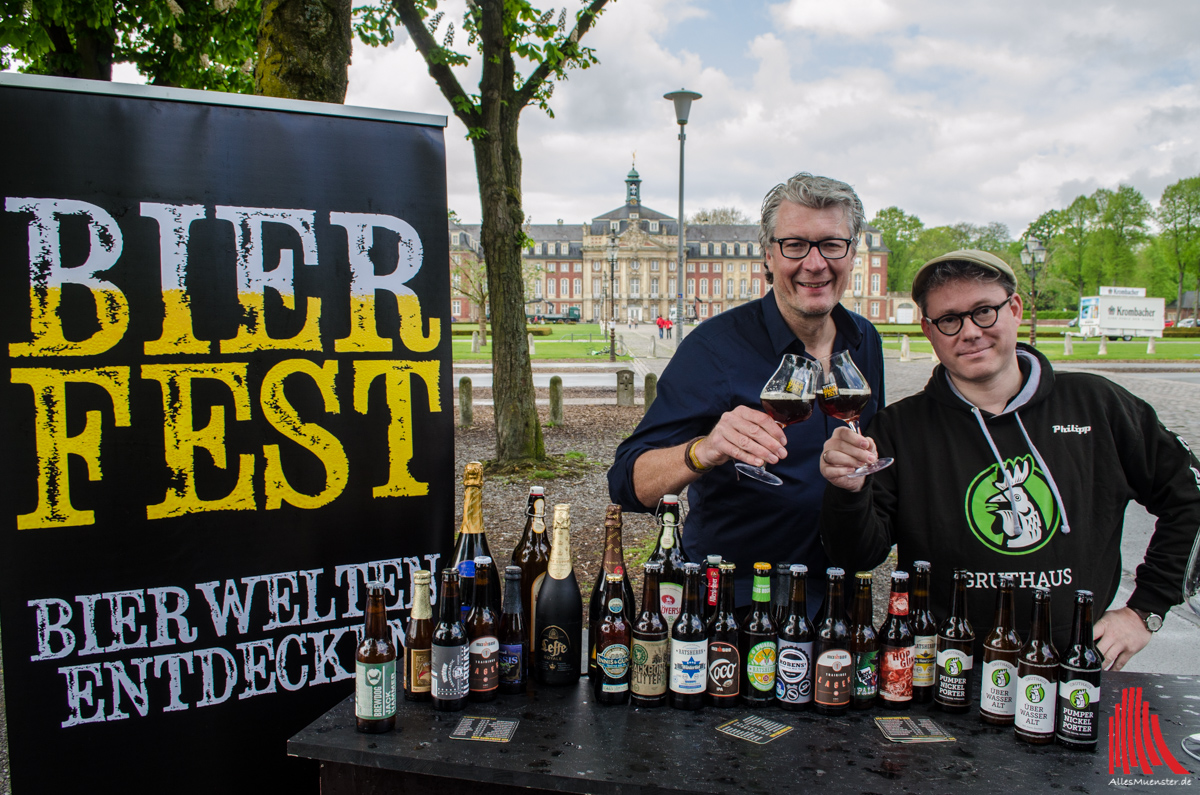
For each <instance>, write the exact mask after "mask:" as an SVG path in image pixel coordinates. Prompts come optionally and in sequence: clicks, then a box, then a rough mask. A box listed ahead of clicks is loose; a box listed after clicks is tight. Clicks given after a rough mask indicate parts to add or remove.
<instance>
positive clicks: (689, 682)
mask: <svg viewBox="0 0 1200 795" xmlns="http://www.w3.org/2000/svg"><path fill="white" fill-rule="evenodd" d="M707 671H708V643H707V642H705V641H703V640H699V641H689V640H684V641H680V640H672V641H671V689H672V690H674V691H675V692H676V693H683V694H685V695H686V694H691V693H703V692H704V687H705V684H706V682H705V673H706V672H707Z"/></svg>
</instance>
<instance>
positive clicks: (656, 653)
mask: <svg viewBox="0 0 1200 795" xmlns="http://www.w3.org/2000/svg"><path fill="white" fill-rule="evenodd" d="M632 656H633V676H632V679H631V681H630V685H631V687H632V689H633V693H634V695H637V696H645V697H646V698H654V697H657V696H661V695H663V694H664V693H666V692H667V641H665V640H638V639H637V638H634V639H633V653H632Z"/></svg>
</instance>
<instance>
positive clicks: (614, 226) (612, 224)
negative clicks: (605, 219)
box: [608, 221, 621, 232]
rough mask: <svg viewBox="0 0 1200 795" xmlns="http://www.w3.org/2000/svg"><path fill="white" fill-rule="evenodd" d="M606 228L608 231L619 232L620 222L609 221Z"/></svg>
mask: <svg viewBox="0 0 1200 795" xmlns="http://www.w3.org/2000/svg"><path fill="white" fill-rule="evenodd" d="M608 227H609V229H611V230H612V231H614V232H620V231H621V222H620V221H610V222H609V224H608Z"/></svg>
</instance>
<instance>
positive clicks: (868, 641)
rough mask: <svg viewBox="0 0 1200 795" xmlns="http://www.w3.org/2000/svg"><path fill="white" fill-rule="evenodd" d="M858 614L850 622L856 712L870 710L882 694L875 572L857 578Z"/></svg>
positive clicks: (853, 705)
mask: <svg viewBox="0 0 1200 795" xmlns="http://www.w3.org/2000/svg"><path fill="white" fill-rule="evenodd" d="M854 579H855V583H856V584H855V588H854V612H853V615H852V616H851V619H850V655H851V656H852V657H853V658H854V689H853V690H852V691H851V693H850V706H851V708H853V709H870V708H871V707H873V706H875V699H876V697H877V696H878V695H879V635H878V634H877V633H876V632H875V619H874V599H873V597H872V594H871V572H869V571H860V572H858V573H857V574H855V575H854Z"/></svg>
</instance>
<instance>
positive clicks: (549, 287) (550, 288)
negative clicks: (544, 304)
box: [546, 279, 558, 298]
mask: <svg viewBox="0 0 1200 795" xmlns="http://www.w3.org/2000/svg"><path fill="white" fill-rule="evenodd" d="M556 286H558V285H557V284H556V283H555V281H554V280H553V279H550V280H549V281H547V282H546V297H547V298H553V297H554V288H555V287H556Z"/></svg>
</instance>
